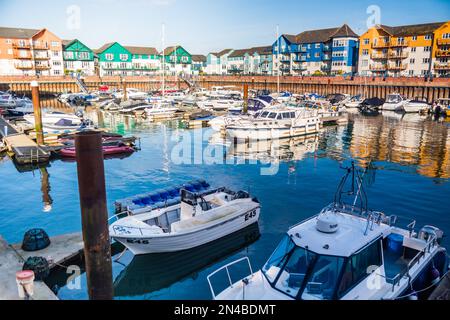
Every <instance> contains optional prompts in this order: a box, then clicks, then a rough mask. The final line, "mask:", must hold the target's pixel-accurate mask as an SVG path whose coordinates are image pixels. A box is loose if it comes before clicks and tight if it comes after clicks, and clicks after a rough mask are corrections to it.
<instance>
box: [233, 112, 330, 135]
mask: <svg viewBox="0 0 450 320" xmlns="http://www.w3.org/2000/svg"><path fill="white" fill-rule="evenodd" d="M321 125H322V121H321V119H320V117H319V115H318V113H317V110H307V109H305V108H287V107H277V108H269V109H264V110H263V111H262V112H259V113H258V114H257V115H256V116H255V117H252V118H246V119H238V120H235V121H233V122H232V123H231V124H229V125H226V126H225V129H226V132H227V134H228V135H229V136H230V137H231V138H234V139H239V140H267V139H281V138H289V137H295V136H302V135H307V134H311V133H317V132H318V131H319V130H320V127H321Z"/></svg>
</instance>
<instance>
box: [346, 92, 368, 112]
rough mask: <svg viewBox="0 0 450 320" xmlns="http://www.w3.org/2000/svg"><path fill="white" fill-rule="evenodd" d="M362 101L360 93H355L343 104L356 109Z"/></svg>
mask: <svg viewBox="0 0 450 320" xmlns="http://www.w3.org/2000/svg"><path fill="white" fill-rule="evenodd" d="M363 101H364V98H363V97H362V96H361V95H357V96H354V97H351V98H350V100H349V101H348V102H346V103H345V104H344V106H345V107H346V108H347V109H356V108H358V107H359V106H360V104H361V103H362V102H363Z"/></svg>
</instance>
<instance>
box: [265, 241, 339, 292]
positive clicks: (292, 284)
mask: <svg viewBox="0 0 450 320" xmlns="http://www.w3.org/2000/svg"><path fill="white" fill-rule="evenodd" d="M343 263H344V258H342V257H335V256H326V255H318V254H316V253H313V252H311V251H308V250H307V249H305V248H301V247H298V246H296V245H295V243H294V242H293V241H292V240H291V238H290V237H289V236H288V235H286V236H285V237H284V238H283V240H282V241H281V243H280V244H279V246H278V248H277V249H276V250H275V252H274V253H273V254H272V256H271V258H270V259H269V261H268V262H267V263H266V265H265V266H264V267H263V269H262V271H263V273H264V274H265V276H266V278H267V280H268V281H269V282H270V283H271V285H272V286H273V287H275V288H276V289H278V290H279V291H281V292H283V293H285V294H287V295H289V296H291V297H292V298H299V299H304V300H317V299H320V300H331V299H333V295H334V292H335V290H336V287H337V282H338V277H339V274H340V273H341V270H342V266H343Z"/></svg>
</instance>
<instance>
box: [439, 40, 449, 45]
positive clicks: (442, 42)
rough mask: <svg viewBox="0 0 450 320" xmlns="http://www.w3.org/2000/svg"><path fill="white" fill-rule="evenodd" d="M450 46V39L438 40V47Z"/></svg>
mask: <svg viewBox="0 0 450 320" xmlns="http://www.w3.org/2000/svg"><path fill="white" fill-rule="evenodd" d="M448 44H450V39H437V45H438V46H445V45H448Z"/></svg>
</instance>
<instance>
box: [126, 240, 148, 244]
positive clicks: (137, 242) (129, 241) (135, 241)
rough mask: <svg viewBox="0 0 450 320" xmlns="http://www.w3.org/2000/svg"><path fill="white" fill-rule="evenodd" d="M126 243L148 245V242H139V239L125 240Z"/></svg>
mask: <svg viewBox="0 0 450 320" xmlns="http://www.w3.org/2000/svg"><path fill="white" fill-rule="evenodd" d="M127 243H134V244H149V241H148V240H141V239H127Z"/></svg>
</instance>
